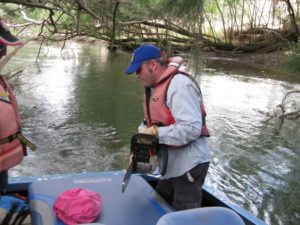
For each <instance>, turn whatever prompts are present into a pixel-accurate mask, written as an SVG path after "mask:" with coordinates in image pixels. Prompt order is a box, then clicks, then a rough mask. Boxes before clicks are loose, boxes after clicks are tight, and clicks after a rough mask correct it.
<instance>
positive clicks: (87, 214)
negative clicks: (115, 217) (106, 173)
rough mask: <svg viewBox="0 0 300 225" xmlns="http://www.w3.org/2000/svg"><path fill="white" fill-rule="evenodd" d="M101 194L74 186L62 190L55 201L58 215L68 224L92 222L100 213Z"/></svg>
mask: <svg viewBox="0 0 300 225" xmlns="http://www.w3.org/2000/svg"><path fill="white" fill-rule="evenodd" d="M101 207H102V198H101V196H100V195H99V194H98V193H97V192H94V191H92V190H88V189H81V188H72V189H69V190H66V191H64V192H62V193H61V194H60V195H59V196H58V197H57V199H56V200H55V202H54V205H53V210H54V212H55V214H56V216H57V217H58V218H59V219H60V220H61V221H63V222H64V223H65V224H66V225H75V224H78V223H92V222H94V221H95V220H96V219H97V218H98V217H99V215H100V212H101Z"/></svg>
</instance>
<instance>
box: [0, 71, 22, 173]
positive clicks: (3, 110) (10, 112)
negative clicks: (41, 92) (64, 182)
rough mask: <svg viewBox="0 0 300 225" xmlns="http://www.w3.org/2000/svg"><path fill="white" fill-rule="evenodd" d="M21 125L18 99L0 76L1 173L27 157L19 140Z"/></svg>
mask: <svg viewBox="0 0 300 225" xmlns="http://www.w3.org/2000/svg"><path fill="white" fill-rule="evenodd" d="M20 125H21V124H20V116H19V112H18V107H17V101H16V98H15V96H14V95H13V92H12V89H11V88H10V86H9V85H8V83H7V82H6V80H5V79H4V78H3V77H2V76H0V172H1V171H3V170H7V169H9V168H11V167H13V166H15V165H17V164H18V163H20V162H21V161H22V159H23V157H24V155H26V145H25V144H22V142H21V140H20V139H19V138H18V135H19V133H20V128H21V126H20Z"/></svg>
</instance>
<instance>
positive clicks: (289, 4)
mask: <svg viewBox="0 0 300 225" xmlns="http://www.w3.org/2000/svg"><path fill="white" fill-rule="evenodd" d="M0 2H1V3H0V5H1V9H0V17H3V18H4V19H5V20H6V21H7V22H8V24H9V25H10V26H11V27H13V28H14V29H16V30H17V32H18V35H24V36H25V35H31V36H33V35H34V36H36V37H42V38H43V39H47V40H68V39H71V38H75V37H89V38H93V39H98V40H104V41H107V42H108V43H109V46H110V48H111V49H114V48H125V49H131V48H134V47H136V46H137V45H139V44H140V43H143V42H150V43H155V44H157V45H159V46H160V47H164V48H168V49H172V50H179V51H180V50H189V49H191V48H192V47H194V46H199V47H202V48H208V50H215V51H225V50H230V51H238V52H252V51H262V52H269V51H275V50H278V49H281V48H284V47H285V46H286V45H288V44H289V43H290V42H297V41H298V38H299V28H298V21H299V8H300V7H299V5H300V3H299V1H296V0H210V1H208V0H206V1H205V0H73V1H70V0H0Z"/></svg>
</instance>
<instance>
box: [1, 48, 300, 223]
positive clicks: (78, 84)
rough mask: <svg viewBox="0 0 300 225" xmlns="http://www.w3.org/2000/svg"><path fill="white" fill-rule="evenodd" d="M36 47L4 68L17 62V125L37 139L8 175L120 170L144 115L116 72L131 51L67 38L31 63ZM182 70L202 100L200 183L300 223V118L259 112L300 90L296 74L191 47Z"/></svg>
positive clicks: (265, 214)
mask: <svg viewBox="0 0 300 225" xmlns="http://www.w3.org/2000/svg"><path fill="white" fill-rule="evenodd" d="M38 49H39V45H38V44H36V43H30V44H28V45H26V46H25V47H24V48H23V49H22V50H21V51H20V52H19V53H18V55H16V56H15V57H14V60H12V61H11V62H10V63H9V64H8V65H7V66H6V67H5V69H6V71H8V70H13V69H16V68H22V69H23V73H22V74H21V75H20V76H18V77H15V78H13V79H12V82H14V83H17V85H15V87H14V88H15V91H16V94H17V99H18V103H19V108H20V112H21V118H22V122H23V131H24V134H26V136H27V137H28V138H29V139H31V140H32V141H33V142H34V143H35V144H37V146H38V151H37V152H32V151H28V156H27V157H26V158H25V159H24V160H23V162H22V164H20V165H18V166H16V167H15V168H13V169H11V170H10V176H23V175H45V174H57V173H69V172H85V171H101V170H115V169H126V168H127V165H128V164H127V163H128V154H129V148H130V138H131V136H132V135H133V134H134V133H135V132H136V128H137V126H138V124H139V123H140V122H141V120H142V118H143V116H142V106H141V103H142V93H143V89H142V87H141V85H140V84H139V83H138V82H137V80H136V78H135V76H125V75H123V71H124V68H125V67H126V66H127V64H128V62H129V61H130V57H131V56H130V54H128V53H124V52H118V53H117V54H109V52H108V51H107V49H106V47H105V45H104V44H101V43H92V44H78V43H75V42H68V43H67V46H66V47H65V48H64V49H63V50H61V46H59V45H48V46H44V47H43V48H42V51H41V53H40V56H39V59H38V61H37V62H36V57H37V54H38ZM185 69H186V70H187V71H190V72H192V73H194V74H195V77H196V79H197V81H198V82H199V83H200V85H201V88H202V92H203V95H204V101H205V103H206V111H207V114H208V116H207V124H208V126H209V128H210V131H211V137H210V138H209V144H210V146H211V149H212V161H211V166H210V169H209V174H208V176H207V180H206V184H207V185H209V186H211V187H212V188H214V189H215V190H216V192H218V193H219V194H221V195H223V196H226V197H228V198H229V199H231V200H232V201H233V202H235V203H237V204H239V205H241V206H242V207H244V208H246V209H247V210H249V211H250V212H252V213H253V214H255V215H256V216H258V217H259V218H261V219H262V220H264V221H265V222H266V223H267V224H272V225H273V224H274V225H281V224H282V225H283V224H284V225H291V224H299V220H300V193H299V190H300V157H299V153H300V119H298V120H287V119H285V120H284V121H283V122H282V120H280V119H279V118H274V119H271V120H269V121H267V120H268V117H267V116H266V115H265V114H264V113H267V112H269V113H272V112H273V111H274V109H275V108H276V106H277V105H278V104H280V103H281V100H282V98H283V97H284V96H285V94H286V93H287V92H288V91H291V90H300V76H299V75H298V76H297V75H291V74H290V75H289V74H282V73H280V72H274V71H273V72H272V71H263V70H261V69H257V68H253V67H250V66H246V65H244V64H242V63H238V62H236V61H234V60H229V59H227V60H219V59H217V58H206V59H203V58H202V57H200V58H199V57H195V56H193V57H190V58H189V63H188V64H187V65H186V68H185ZM299 99H300V96H299V95H298V96H294V100H296V101H298V104H299V101H300V100H299ZM298 107H299V106H298ZM262 112H264V113H262Z"/></svg>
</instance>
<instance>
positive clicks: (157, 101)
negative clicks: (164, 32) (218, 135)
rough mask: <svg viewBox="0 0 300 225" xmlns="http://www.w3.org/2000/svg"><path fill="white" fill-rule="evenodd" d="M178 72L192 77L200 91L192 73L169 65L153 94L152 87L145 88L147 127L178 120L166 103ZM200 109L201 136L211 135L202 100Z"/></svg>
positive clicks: (166, 124)
mask: <svg viewBox="0 0 300 225" xmlns="http://www.w3.org/2000/svg"><path fill="white" fill-rule="evenodd" d="M178 73H180V74H184V75H186V76H188V77H189V78H190V79H192V80H193V82H195V84H196V85H197V87H198V88H199V91H200V87H199V85H198V83H197V82H196V81H195V80H194V78H193V77H192V76H191V75H189V74H188V73H185V72H182V71H179V70H178V68H176V67H173V66H168V67H167V69H166V70H165V72H164V73H163V74H162V75H161V76H160V78H159V80H158V81H157V83H156V85H155V88H154V90H153V92H152V94H151V90H150V88H146V89H145V94H144V104H143V107H144V118H145V120H146V124H147V127H150V126H152V125H154V124H155V125H158V126H168V125H171V124H174V123H175V122H176V121H175V119H174V117H173V116H172V113H171V111H170V109H169V108H168V106H167V104H166V97H167V91H168V87H169V84H170V82H171V80H172V79H173V77H174V76H175V75H176V74H178ZM199 110H201V115H202V128H201V131H200V132H199V133H200V137H209V136H210V135H209V132H208V129H207V126H206V121H205V117H206V112H205V108H204V104H203V101H201V105H200V109H199Z"/></svg>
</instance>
